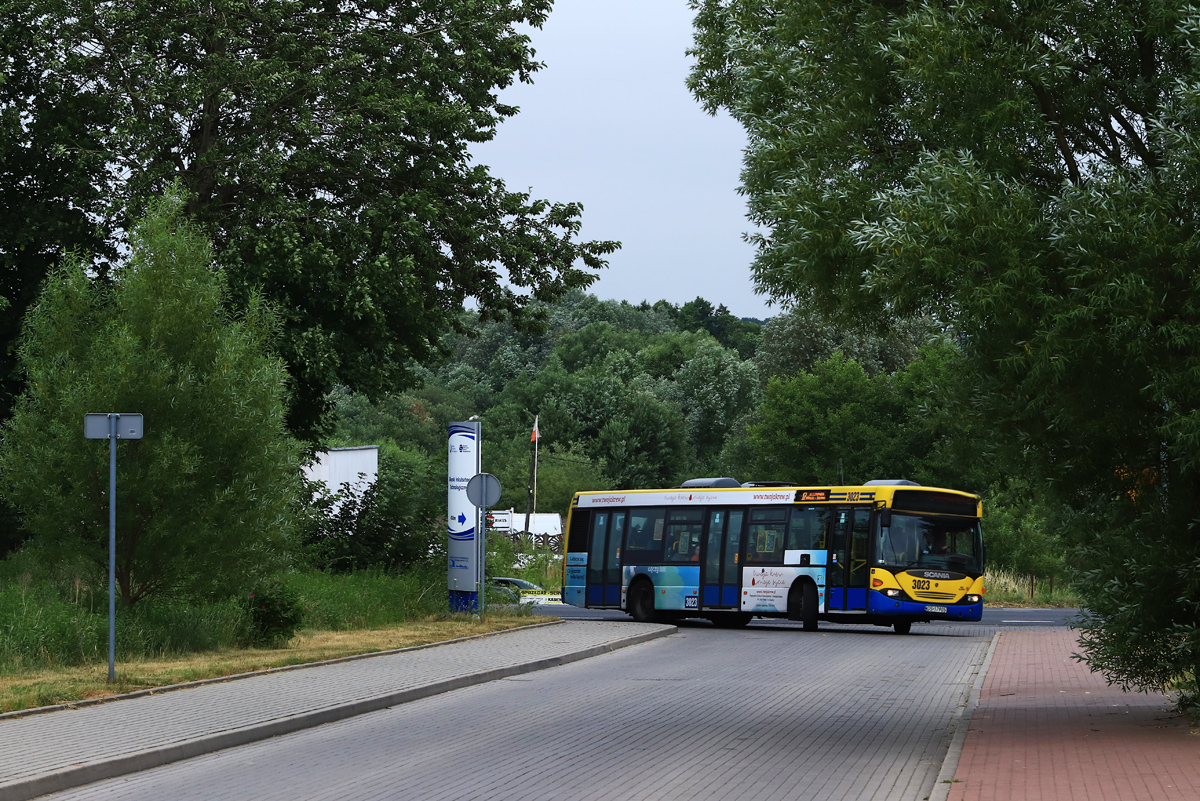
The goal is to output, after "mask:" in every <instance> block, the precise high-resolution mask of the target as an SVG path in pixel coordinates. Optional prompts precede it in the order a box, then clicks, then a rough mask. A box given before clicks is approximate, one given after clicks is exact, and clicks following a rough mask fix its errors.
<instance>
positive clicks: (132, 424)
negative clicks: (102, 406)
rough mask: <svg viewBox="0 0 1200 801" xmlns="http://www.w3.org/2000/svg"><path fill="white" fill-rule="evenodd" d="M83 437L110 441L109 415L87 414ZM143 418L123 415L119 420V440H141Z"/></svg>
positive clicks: (136, 415) (134, 415)
mask: <svg viewBox="0 0 1200 801" xmlns="http://www.w3.org/2000/svg"><path fill="white" fill-rule="evenodd" d="M83 436H84V437H85V438H86V439H108V415H107V414H85V415H84V416H83ZM141 438H142V416H141V415H140V414H123V415H121V417H120V419H119V420H117V439H141Z"/></svg>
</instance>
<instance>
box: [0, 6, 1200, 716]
mask: <svg viewBox="0 0 1200 801" xmlns="http://www.w3.org/2000/svg"><path fill="white" fill-rule="evenodd" d="M135 5H136V4H135ZM460 5H461V4H457V5H455V4H441V5H439V4H425V5H424V6H422V7H421V8H410V7H409V6H404V5H403V4H401V6H403V7H401V6H388V7H387V8H386V9H383V10H372V12H371V13H370V14H366V15H363V16H362V19H361V20H359V19H358V17H356V16H355V15H353V14H350V15H348V16H338V15H332V16H331V15H328V14H324V13H314V14H307V15H306V14H299V15H290V16H289V15H283V16H280V15H279V10H278V9H277V8H274V7H272V8H264V9H260V10H256V11H255V12H254V13H248V14H234V15H229V14H221V13H216V14H208V15H205V14H199V15H190V16H187V17H186V18H183V17H180V18H174V17H172V18H168V17H164V16H163V15H156V14H152V13H148V12H147V13H140V12H139V13H129V9H128V8H125V7H124V6H111V7H110V6H103V7H96V8H92V7H90V6H88V7H86V8H85V7H84V6H82V5H80V4H79V3H77V2H75V0H66V2H60V3H49V2H47V1H46V0H33V2H30V3H25V4H10V6H11V8H9V11H11V13H6V14H4V15H0V54H3V56H4V58H3V59H0V63H4V64H6V65H8V66H7V67H6V72H5V74H4V75H3V76H0V77H2V78H3V79H2V80H0V155H2V156H3V157H2V158H0V178H2V180H0V208H3V209H5V210H6V216H5V219H8V220H11V221H13V224H12V225H7V226H0V559H2V560H3V561H2V562H0V673H3V674H4V675H16V674H18V673H21V672H30V671H42V670H59V669H65V668H72V669H73V668H74V667H79V668H81V669H82V668H85V667H89V666H94V665H95V664H96V663H97V662H98V661H99V660H101V659H102V654H103V650H104V649H103V647H102V643H103V633H102V632H103V628H104V625H105V623H104V614H103V610H104V603H103V600H102V599H103V597H104V593H105V570H106V565H107V559H108V556H107V543H106V540H107V506H108V502H109V500H110V499H109V498H108V496H107V492H108V489H107V481H106V479H107V464H106V453H105V449H104V446H103V445H102V444H101V443H98V442H93V441H86V440H84V439H83V437H82V432H81V431H80V427H81V418H82V415H83V414H84V413H85V412H92V411H96V410H116V411H128V412H141V413H143V414H144V415H145V423H146V429H145V438H144V439H142V440H140V441H131V442H124V443H121V446H120V448H121V454H120V457H119V460H118V461H119V465H120V469H121V479H120V480H119V482H118V497H117V501H118V507H119V509H120V510H121V511H120V513H119V515H118V523H119V526H120V530H119V531H118V560H117V562H118V563H117V582H118V585H119V593H120V599H121V600H120V610H119V615H120V620H121V625H120V626H119V632H120V633H119V637H120V641H119V649H118V659H119V660H120V661H121V662H122V663H126V662H128V663H132V662H134V661H137V660H150V661H154V660H161V659H163V658H165V657H171V658H174V657H183V656H185V655H190V654H204V653H208V654H228V653H232V652H234V651H236V650H243V651H244V650H246V649H263V648H268V649H276V650H278V651H279V652H280V654H281V657H280V658H284V659H287V658H290V656H286V655H284V654H285V652H290V651H291V650H292V649H294V648H295V647H297V643H298V642H299V641H298V640H297V639H296V635H297V632H301V633H303V636H316V633H317V632H321V631H324V632H331V631H332V632H351V631H355V630H379V629H381V628H382V629H387V628H389V627H395V626H404V625H410V624H411V623H412V622H413V621H427V620H429V619H431V618H432V619H435V620H437V619H440V618H441V616H443V615H444V610H443V606H444V604H445V597H444V564H445V552H444V545H443V540H444V537H445V534H444V532H445V526H444V521H443V520H442V519H441V517H442V516H443V515H444V511H445V497H446V496H445V492H446V489H445V464H446V462H445V458H446V457H445V452H444V445H445V436H446V426H447V423H449V422H450V421H454V420H464V419H467V418H469V417H472V416H478V417H479V419H480V420H482V422H483V426H484V429H483V430H484V445H483V465H484V469H485V470H487V471H488V472H491V473H494V474H495V475H497V476H498V477H500V479H501V481H502V483H503V486H504V494H503V496H502V497H501V500H500V504H501V506H506V507H510V508H515V509H517V510H518V511H520V510H522V509H524V507H525V504H526V498H527V494H526V488H527V487H528V481H529V479H528V476H529V458H530V432H531V429H532V426H533V422H534V420H535V418H536V419H539V420H540V432H541V440H540V448H541V449H540V454H541V459H540V465H539V473H538V481H537V508H538V510H539V511H543V512H547V511H550V512H559V513H565V512H566V510H567V506H568V503H569V500H570V497H571V495H572V493H574V492H576V491H578V490H583V489H592V490H595V489H610V488H611V489H626V488H633V487H650V486H671V485H674V484H677V483H678V482H679V481H680V480H682V479H686V478H691V477H698V476H713V475H729V476H733V477H735V478H738V479H741V480H751V479H757V480H785V481H790V482H795V483H798V484H832V483H845V484H856V483H860V482H862V481H865V480H869V479H873V478H908V479H912V480H914V481H918V482H920V483H922V484H927V485H940V486H947V487H953V488H957V489H963V490H968V491H972V492H976V493H978V494H980V495H981V496H982V498H983V500H984V510H985V511H984V530H985V540H986V542H987V547H988V550H987V556H988V562H989V565H990V567H991V569H992V571H993V572H992V576H993V579H992V584H991V585H990V586H989V593H988V596H987V597H988V600H989V601H992V602H1003V601H1004V600H1005V599H1011V600H1012V602H1016V599H1018V598H1024V597H1026V596H1028V597H1031V599H1032V601H1033V602H1034V603H1043V602H1044V603H1059V602H1062V603H1067V602H1078V603H1079V604H1080V605H1082V606H1084V607H1086V609H1087V611H1086V613H1085V614H1084V616H1083V622H1082V631H1083V633H1082V637H1081V647H1082V649H1083V652H1084V654H1085V656H1086V658H1087V659H1088V661H1089V663H1090V664H1091V665H1092V666H1093V667H1096V668H1098V669H1101V670H1103V671H1104V672H1105V674H1106V675H1107V676H1108V677H1109V678H1110V679H1111V680H1113V681H1114V682H1117V683H1120V684H1121V685H1123V686H1125V687H1132V688H1140V689H1163V688H1169V687H1177V688H1180V689H1181V690H1182V691H1183V693H1182V700H1181V705H1183V706H1187V705H1189V704H1190V705H1191V706H1192V708H1193V709H1197V708H1200V686H1198V685H1197V684H1196V681H1197V669H1196V666H1197V665H1198V664H1200V625H1198V624H1197V620H1200V581H1198V580H1197V575H1200V538H1197V536H1196V521H1198V520H1200V457H1198V456H1197V454H1198V453H1200V448H1197V444H1198V443H1200V413H1198V412H1197V406H1198V404H1200V400H1198V398H1200V394H1198V393H1197V391H1196V388H1197V387H1198V386H1200V363H1198V362H1197V360H1196V357H1195V354H1196V353H1197V352H1200V324H1198V314H1200V313H1198V311H1197V308H1198V307H1197V306H1196V304H1195V297H1196V295H1197V293H1200V283H1198V280H1200V279H1198V276H1200V269H1197V266H1196V264H1195V263H1194V260H1195V259H1196V258H1197V254H1198V253H1200V250H1197V248H1196V247H1195V246H1194V245H1195V242H1196V241H1197V238H1198V237H1200V229H1198V227H1197V226H1198V225H1200V223H1198V222H1197V217H1196V215H1195V214H1194V213H1193V210H1194V208H1195V206H1196V203H1197V190H1196V186H1197V182H1196V175H1200V146H1198V144H1197V140H1196V138H1195V137H1194V136H1193V133H1192V132H1193V129H1194V127H1195V126H1194V120H1195V117H1196V114H1197V112H1198V109H1197V104H1198V103H1200V100H1198V99H1200V67H1198V65H1200V50H1198V48H1197V44H1196V42H1197V37H1196V35H1195V34H1196V32H1197V31H1198V30H1200V16H1198V15H1197V12H1196V11H1195V9H1190V8H1185V7H1183V6H1179V5H1177V4H1150V5H1144V4H1143V5H1138V4H1124V5H1123V4H1110V6H1106V7H1105V8H1103V9H1099V10H1097V9H1094V8H1091V7H1088V8H1086V9H1084V10H1083V11H1081V10H1080V8H1082V7H1079V8H1077V7H1076V6H1075V5H1072V4H1071V3H1066V2H1052V3H1048V4H1044V6H1045V7H1044V8H1043V7H1040V6H1039V8H1038V9H1034V10H1033V11H1030V12H1029V13H1026V11H1025V10H1021V9H1018V10H1016V11H1014V10H1013V9H1012V8H1008V7H1003V8H1002V7H1000V6H995V7H993V6H994V5H995V4H993V5H988V4H979V3H974V4H972V3H965V4H961V3H960V4H954V5H952V6H946V7H942V6H938V5H936V4H933V5H930V4H899V5H892V6H886V7H885V5H880V4H872V3H862V2H857V1H856V0H847V2H835V3H832V4H830V3H826V4H821V5H818V4H803V3H800V4H789V5H788V6H787V9H786V11H785V12H778V11H777V9H775V7H774V6H773V5H772V4H762V3H757V4H756V3H730V2H724V1H723V0H693V1H692V2H691V4H690V5H691V7H692V8H693V10H694V11H695V12H696V18H695V19H696V38H695V47H694V49H693V51H692V54H691V55H692V57H693V58H694V66H693V72H692V74H691V77H690V79H689V85H690V87H691V89H692V91H693V92H694V93H695V95H696V97H697V99H698V100H699V101H700V102H701V103H702V104H703V105H704V107H705V108H706V109H707V110H708V111H710V112H714V113H715V112H717V111H720V110H724V111H727V112H728V113H730V114H731V115H733V117H734V118H735V119H737V120H738V121H739V122H740V123H741V124H743V125H744V126H745V127H746V128H747V130H748V132H749V134H750V137H749V140H748V141H749V142H750V145H749V146H748V147H747V149H746V151H745V169H744V171H743V173H742V177H743V182H744V184H743V186H742V187H741V191H742V194H743V195H744V197H745V198H746V200H747V204H748V209H749V215H750V218H751V221H752V222H753V224H754V226H755V229H756V232H755V233H754V234H753V235H752V236H751V240H752V242H753V243H754V244H755V246H756V248H757V252H756V258H755V262H754V265H753V270H754V276H755V282H756V286H757V288H758V289H760V290H761V291H763V292H764V293H766V294H767V295H768V296H769V297H770V298H771V299H772V300H773V301H774V302H776V303H778V304H779V306H778V308H779V313H778V314H777V315H776V316H774V317H773V318H772V319H770V320H754V319H745V318H740V317H738V316H737V315H736V314H734V313H732V312H731V311H730V310H729V309H726V308H725V307H724V306H722V305H719V304H717V305H714V304H713V303H712V302H710V301H709V300H706V299H704V298H696V299H695V300H693V301H690V302H687V303H684V304H682V305H677V304H674V303H669V302H666V301H657V302H653V301H652V299H646V300H645V301H643V302H641V303H629V302H625V301H622V302H614V301H606V300H601V299H597V298H596V297H594V296H592V295H589V294H587V292H586V290H587V288H588V287H589V286H590V285H591V284H592V282H593V281H594V280H595V278H596V276H597V274H598V271H599V270H600V269H601V268H603V267H604V266H605V257H606V256H607V255H608V254H610V253H612V252H614V251H615V250H616V249H617V248H618V247H619V243H617V242H608V241H603V242H589V241H582V240H580V239H579V236H578V235H579V232H580V230H581V226H582V216H581V215H582V208H581V207H580V206H579V205H578V204H575V203H569V202H567V203H563V202H551V201H546V200H540V199H537V198H536V197H534V196H533V195H532V194H530V193H522V192H511V191H509V190H508V189H507V188H506V186H505V184H504V183H503V182H501V181H499V180H497V179H495V178H493V177H492V176H491V175H490V174H489V172H488V170H487V168H486V167H484V166H482V165H478V164H477V163H475V162H474V161H473V158H472V155H471V149H470V146H469V145H470V143H473V142H481V141H486V140H488V139H490V138H491V137H492V136H493V135H494V133H495V131H496V128H497V126H498V125H499V124H500V123H501V122H502V121H503V120H505V119H507V118H509V117H511V116H513V115H514V114H516V113H517V109H516V108H515V107H511V106H507V105H504V104H502V103H500V102H499V101H498V99H497V98H498V94H497V93H498V91H499V90H500V89H502V88H504V87H506V86H509V85H510V84H511V83H512V82H514V81H527V80H531V79H532V76H533V74H534V73H536V72H537V71H538V70H539V69H541V68H542V66H543V65H541V64H540V63H539V62H537V61H536V58H535V53H534V52H533V50H532V48H531V46H530V39H529V38H528V37H527V36H525V34H524V33H522V31H523V30H524V26H527V25H533V26H535V27H536V26H539V25H541V24H542V23H544V22H545V20H546V17H547V14H548V13H549V8H550V4H549V3H547V2H541V0H538V1H537V2H500V0H481V2H479V3H475V4H472V5H470V7H465V6H464V7H461V8H460ZM1076 5H1077V4H1076ZM135 11H136V9H135ZM1084 12H1086V13H1084ZM1013 14H1017V15H1018V16H1019V17H1020V18H1019V19H1017V18H1015V17H1012V15H1013ZM350 20H358V21H353V22H352V21H350ZM130 26H132V28H131V27H130ZM347 26H348V27H347ZM281 31H282V32H283V34H282V35H281V34H280V32H281ZM126 34H128V35H126ZM196 41H218V42H224V41H237V42H244V43H247V44H246V46H245V47H239V48H232V49H230V48H217V49H216V50H214V51H212V52H208V51H204V52H201V51H198V50H197V49H196V48H194V47H191V46H190V45H189V44H188V43H194V42H196ZM295 42H308V43H310V44H312V46H309V47H303V48H300V49H299V50H296V48H295V47H294V44H295ZM948 42H949V43H953V45H952V46H947V43H948ZM161 47H165V48H167V50H170V51H172V52H174V51H178V52H179V53H183V54H184V56H181V58H184V61H181V62H179V64H176V65H175V66H174V67H166V68H165V67H164V66H163V65H164V64H165V63H166V62H164V61H163V59H162V57H161V52H163V51H161V50H160V48H161ZM280 48H282V49H280ZM188 58H194V59H196V60H195V61H192V62H188V61H187V59H188ZM964 65H968V66H967V67H964ZM1081 75H1086V76H1089V77H1088V80H1079V79H1078V76H1081ZM129 76H133V78H135V79H136V80H133V83H132V84H131V83H130V81H129V80H127V79H128V78H129ZM130 85H136V86H137V87H139V89H138V91H137V93H136V94H134V95H131V94H130V93H129V90H128V87H129V86H130ZM280 87H285V88H286V91H284V90H281V89H280ZM281 92H282V93H281ZM363 92H368V93H369V96H367V95H364V94H362V93H363ZM144 96H153V97H155V98H156V102H155V103H153V104H150V105H149V106H147V105H146V104H144V103H143V102H142V98H143V97H144ZM213 97H217V98H223V100H222V102H221V103H218V104H215V105H213V104H209V103H203V104H199V106H198V105H197V103H196V100H195V98H213ZM798 98H800V99H803V102H801V101H799V100H798ZM366 107H369V108H370V109H371V114H369V115H366V116H364V115H363V113H362V109H363V108H366ZM264 120H269V124H264V123H263V121H264ZM368 167H369V169H368ZM364 176H370V177H369V179H368V178H365V177H364ZM653 268H654V265H646V269H653ZM364 444H369V445H378V446H379V447H380V473H379V479H378V482H377V483H376V484H375V486H373V487H372V488H370V489H368V490H366V491H364V492H356V491H352V490H350V489H348V488H345V487H323V486H314V485H310V484H306V483H305V482H303V481H302V480H301V478H300V473H299V471H298V467H299V465H300V464H302V463H303V461H304V460H305V459H308V458H311V456H312V454H313V453H314V452H315V451H317V450H320V449H322V448H326V447H330V446H343V445H364ZM489 548H491V550H492V551H493V558H492V560H491V561H490V562H489V570H491V571H492V572H493V574H494V575H500V574H505V575H516V576H520V577H524V578H528V579H530V580H532V581H534V582H536V583H538V584H541V585H543V586H545V587H546V588H547V589H553V588H554V587H555V586H556V582H557V580H558V577H559V576H560V575H561V563H560V562H558V561H557V558H556V556H555V555H554V554H552V553H545V552H539V551H537V550H536V549H532V548H530V547H528V546H525V547H517V546H516V545H515V544H508V543H502V542H496V543H494V544H489ZM1025 577H1033V578H1032V579H1031V580H1030V582H1029V583H1028V584H1026V583H1025ZM1051 579H1052V580H1053V591H1051ZM1072 592H1076V593H1078V597H1077V598H1076V597H1075V596H1073V595H1072V594H1071V593H1072ZM444 622H445V623H446V624H447V625H451V624H454V625H457V621H453V620H450V619H449V618H446V620H445V621H444ZM89 669H90V667H89Z"/></svg>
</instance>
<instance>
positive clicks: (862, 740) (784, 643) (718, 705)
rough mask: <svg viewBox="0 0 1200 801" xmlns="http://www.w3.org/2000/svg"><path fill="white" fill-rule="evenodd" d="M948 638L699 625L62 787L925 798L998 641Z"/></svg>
mask: <svg viewBox="0 0 1200 801" xmlns="http://www.w3.org/2000/svg"><path fill="white" fill-rule="evenodd" d="M936 628H939V629H948V627H945V626H942V627H936ZM959 628H964V627H959ZM914 632H916V629H914ZM948 634H951V632H949V631H943V632H941V633H939V632H938V631H927V632H924V633H920V632H917V633H914V634H913V635H910V636H905V637H901V636H897V635H895V634H893V633H892V632H891V631H890V630H886V629H870V628H863V629H861V630H855V629H852V628H849V627H833V626H831V627H827V628H826V629H825V630H822V631H821V632H817V633H804V632H800V631H795V630H792V629H790V628H788V627H787V626H786V625H779V626H775V625H768V624H767V622H764V624H763V625H761V626H760V625H757V624H756V625H755V626H752V627H750V628H748V629H744V630H740V631H728V630H722V629H716V628H713V627H711V626H707V625H704V624H697V625H694V626H688V627H685V628H682V629H681V630H680V632H679V633H677V634H675V635H674V636H671V637H666V638H664V639H660V640H655V641H653V642H649V643H645V644H642V645H635V646H632V647H629V648H625V649H623V650H621V651H618V652H614V653H610V654H606V655H603V656H599V657H595V658H593V659H588V660H585V661H582V662H577V663H574V664H571V665H565V666H562V667H556V668H552V669H549V670H544V671H540V672H537V673H531V674H528V675H525V676H521V677H519V678H516V677H514V678H510V679H505V680H502V681H495V682H491V683H489V684H483V685H479V686H476V687H472V688H468V689H464V690H457V691H455V692H451V693H446V694H444V695H440V696H435V697H431V698H427V699H424V700H421V701H416V702H413V703H409V704H404V705H402V706H398V707H395V708H392V709H388V710H384V711H380V712H375V713H371V714H368V715H363V716H360V717H357V718H353V719H350V720H345V721H341V722H339V723H332V724H328V725H326V726H321V727H319V728H316V729H311V730H308V731H304V732H299V733H296V734H291V735H287V736H283V737H277V738H275V739H272V740H267V741H264V742H260V743H256V744H253V745H248V746H243V747H240V748H235V749H230V750H226V751H222V752H219V753H215V754H210V755H207V756H203V757H199V758H196V759H192V760H189V761H186V762H180V763H176V764H174V765H168V766H165V767H162V768H157V769H154V770H151V771H146V772H144V773H140V774H135V775H131V776H127V777H125V778H121V779H113V780H110V781H107V782H102V783H98V784H94V785H90V786H88V787H85V788H81V789H79V790H75V791H70V792H68V793H62V794H59V795H56V796H51V797H52V798H57V799H67V798H70V799H117V798H120V799H123V800H124V799H163V798H170V799H180V800H182V799H206V800H208V799H263V800H264V801H266V800H268V799H285V800H286V801H297V799H376V798H378V799H384V798H388V799H392V798H403V799H417V798H419V799H423V800H424V799H487V801H495V800H496V799H538V800H539V801H540V800H541V799H548V798H570V799H572V801H576V799H578V800H579V801H585V800H586V799H622V800H624V799H630V798H638V799H644V798H645V799H648V798H653V799H702V798H713V799H728V798H753V799H755V801H770V799H784V798H789V799H790V798H805V799H869V798H880V799H889V800H890V801H903V800H904V799H911V801H919V799H923V798H926V797H927V796H929V795H930V792H931V791H932V789H933V787H934V784H935V780H936V777H937V772H938V770H939V769H940V767H941V764H942V760H943V758H944V756H945V754H946V751H947V748H948V745H949V741H950V736H951V730H952V728H953V726H952V722H953V721H954V719H955V713H956V711H957V710H959V709H960V708H961V706H962V705H963V704H964V703H965V701H966V699H967V695H968V692H969V689H970V685H971V682H972V681H973V680H974V678H975V676H976V673H977V671H978V668H979V666H980V664H981V663H982V661H983V658H984V655H985V653H986V650H987V647H988V644H989V638H988V637H987V636H986V635H984V636H980V635H981V634H984V632H982V631H980V630H979V629H969V630H968V632H967V633H962V634H958V633H955V634H957V636H947V635H948Z"/></svg>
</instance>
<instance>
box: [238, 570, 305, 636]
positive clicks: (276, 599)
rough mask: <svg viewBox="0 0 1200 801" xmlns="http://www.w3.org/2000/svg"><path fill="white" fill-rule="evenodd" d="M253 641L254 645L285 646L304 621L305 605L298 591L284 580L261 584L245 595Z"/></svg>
mask: <svg viewBox="0 0 1200 801" xmlns="http://www.w3.org/2000/svg"><path fill="white" fill-rule="evenodd" d="M246 608H247V610H248V611H249V613H250V625H251V641H252V642H253V643H254V644H255V645H268V646H282V645H286V644H287V642H288V640H290V639H292V637H293V636H295V634H296V630H297V629H299V628H300V624H301V623H303V622H304V605H303V604H302V603H301V602H300V596H299V595H298V594H297V593H296V591H295V590H293V589H291V588H290V587H288V586H287V585H286V584H284V583H283V582H282V581H278V580H275V581H269V582H264V583H263V584H261V585H259V586H258V587H257V588H256V589H255V591H254V592H252V593H250V594H249V595H248V596H247V598H246Z"/></svg>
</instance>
